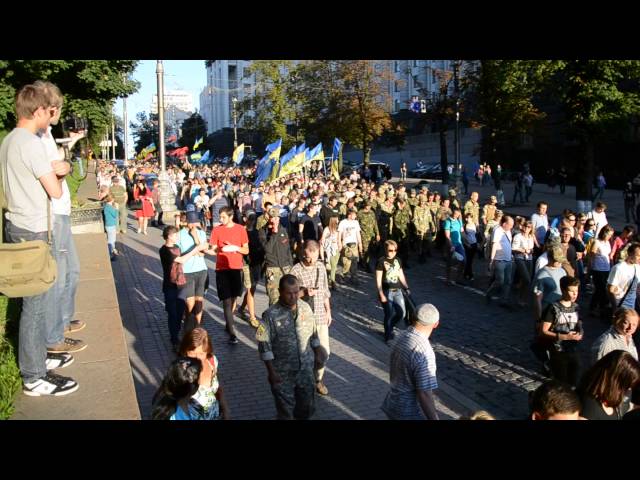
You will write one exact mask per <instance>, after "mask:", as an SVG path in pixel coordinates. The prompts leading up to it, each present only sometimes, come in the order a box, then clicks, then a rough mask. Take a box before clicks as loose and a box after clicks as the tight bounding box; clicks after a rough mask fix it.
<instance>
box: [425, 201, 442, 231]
mask: <svg viewBox="0 0 640 480" xmlns="http://www.w3.org/2000/svg"><path fill="white" fill-rule="evenodd" d="M436 197H437V198H436ZM427 206H428V207H429V211H430V212H431V218H433V223H434V224H435V225H436V232H437V231H438V230H439V228H438V227H439V225H438V209H439V208H440V195H439V194H437V193H436V192H429V193H428V194H427Z"/></svg>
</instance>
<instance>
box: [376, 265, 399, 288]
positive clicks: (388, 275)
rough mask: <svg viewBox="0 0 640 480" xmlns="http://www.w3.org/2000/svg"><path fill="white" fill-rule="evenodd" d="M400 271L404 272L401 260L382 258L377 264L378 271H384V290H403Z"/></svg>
mask: <svg viewBox="0 0 640 480" xmlns="http://www.w3.org/2000/svg"><path fill="white" fill-rule="evenodd" d="M400 270H402V262H401V261H400V259H399V258H397V257H396V258H394V259H390V258H386V257H380V259H378V263H377V264H376V271H382V272H383V273H382V289H383V290H387V289H389V288H402V284H401V283H400Z"/></svg>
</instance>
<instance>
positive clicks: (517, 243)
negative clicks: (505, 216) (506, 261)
mask: <svg viewBox="0 0 640 480" xmlns="http://www.w3.org/2000/svg"><path fill="white" fill-rule="evenodd" d="M511 248H512V249H514V250H525V249H526V250H529V253H526V254H525V253H516V252H513V253H514V254H516V255H518V257H520V258H522V256H524V258H525V260H531V259H532V258H533V257H532V256H531V251H532V250H533V237H525V236H524V235H523V234H522V233H518V234H516V236H515V237H513V244H512V245H511Z"/></svg>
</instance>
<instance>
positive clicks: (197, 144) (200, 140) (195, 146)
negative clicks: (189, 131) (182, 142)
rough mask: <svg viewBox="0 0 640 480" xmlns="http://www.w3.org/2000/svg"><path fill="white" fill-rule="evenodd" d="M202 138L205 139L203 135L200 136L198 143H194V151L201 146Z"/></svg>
mask: <svg viewBox="0 0 640 480" xmlns="http://www.w3.org/2000/svg"><path fill="white" fill-rule="evenodd" d="M202 140H203V137H200V138H198V139H197V140H196V143H194V144H193V151H195V150H196V149H197V148H198V147H199V146H200V144H201V143H202Z"/></svg>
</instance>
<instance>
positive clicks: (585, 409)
mask: <svg viewBox="0 0 640 480" xmlns="http://www.w3.org/2000/svg"><path fill="white" fill-rule="evenodd" d="M581 400H582V411H581V412H580V416H582V417H584V418H586V419H587V420H620V418H621V417H620V415H619V408H618V409H615V410H614V411H613V413H612V414H611V415H607V413H606V412H605V411H604V409H603V408H602V405H601V404H600V402H599V401H598V400H596V399H595V398H593V397H592V396H591V395H583V396H582V399H581Z"/></svg>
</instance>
